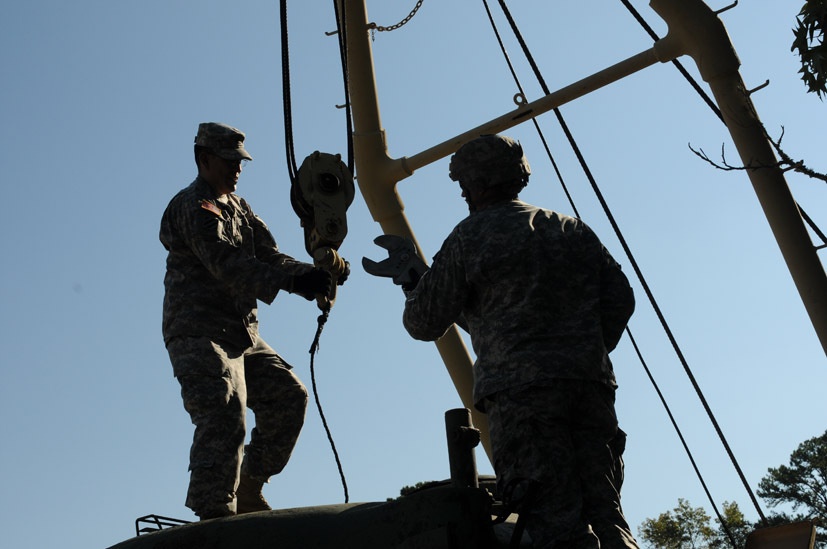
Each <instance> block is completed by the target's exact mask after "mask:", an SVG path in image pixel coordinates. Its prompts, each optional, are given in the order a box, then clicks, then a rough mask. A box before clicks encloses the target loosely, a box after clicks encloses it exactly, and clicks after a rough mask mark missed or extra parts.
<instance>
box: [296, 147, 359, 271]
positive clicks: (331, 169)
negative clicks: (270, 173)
mask: <svg viewBox="0 0 827 549" xmlns="http://www.w3.org/2000/svg"><path fill="white" fill-rule="evenodd" d="M355 192H356V191H355V188H354V185H353V175H351V173H350V170H349V169H348V167H347V166H346V165H345V163H344V162H342V157H341V155H338V154H335V155H334V154H328V153H323V152H319V151H315V152H314V153H313V154H311V155H310V156H308V157H307V158H305V159H304V162H302V165H301V166H300V167H299V170H298V172H297V173H296V179H295V180H294V181H293V185H292V187H291V188H290V202H291V203H292V205H293V210H294V211H295V212H296V214H297V215H298V216H299V219H300V220H301V226H302V227H303V228H304V245H305V248H306V249H307V253H308V254H310V255H311V256H313V255H314V252H315V251H316V250H317V249H319V248H323V247H329V248H333V249H334V250H336V249H338V248H339V246H340V245H341V244H342V241H343V240H344V239H345V236H346V235H347V214H346V213H347V209H348V207H349V206H350V204H351V203H352V202H353V197H354V195H355Z"/></svg>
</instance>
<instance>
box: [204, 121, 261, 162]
mask: <svg viewBox="0 0 827 549" xmlns="http://www.w3.org/2000/svg"><path fill="white" fill-rule="evenodd" d="M195 144H196V145H198V146H200V147H206V148H208V149H210V150H212V152H213V153H215V154H216V155H218V156H220V157H221V158H226V159H227V160H241V159H245V160H252V159H253V157H252V156H250V153H248V152H247V150H246V149H245V148H244V132H242V131H241V130H238V129H236V128H233V127H232V126H228V125H227V124H221V123H219V122H202V123H201V124H199V125H198V135H196V136H195Z"/></svg>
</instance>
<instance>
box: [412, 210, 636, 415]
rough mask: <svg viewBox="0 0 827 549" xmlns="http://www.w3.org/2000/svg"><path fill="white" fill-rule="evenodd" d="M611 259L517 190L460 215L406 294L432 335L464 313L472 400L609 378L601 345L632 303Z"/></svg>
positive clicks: (605, 346) (419, 323)
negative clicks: (558, 382)
mask: <svg viewBox="0 0 827 549" xmlns="http://www.w3.org/2000/svg"><path fill="white" fill-rule="evenodd" d="M634 303H635V302H634V294H633V292H632V289H631V287H630V286H629V282H628V280H627V279H626V276H625V275H624V274H623V273H622V272H621V270H620V265H618V263H617V262H616V261H615V260H614V259H613V258H612V256H611V255H610V254H609V252H608V251H607V250H606V248H605V247H604V246H603V245H602V244H601V243H600V240H598V238H597V236H596V235H595V234H594V233H593V232H592V231H591V229H589V227H588V226H586V224H585V223H583V222H582V221H580V220H578V219H575V218H573V217H569V216H566V215H562V214H559V213H556V212H553V211H550V210H545V209H541V208H537V207H535V206H532V205H530V204H526V203H524V202H521V201H519V200H512V201H508V202H506V203H503V204H497V205H494V206H491V207H489V208H486V209H483V210H481V211H478V212H474V213H472V214H471V215H470V216H468V217H467V218H465V219H464V220H463V221H461V222H460V223H459V224H458V225H457V226H456V227H455V228H454V230H453V231H452V232H451V234H450V235H449V236H448V238H447V239H446V240H445V242H444V243H443V245H442V248H441V249H440V250H439V252H438V253H437V254H436V256H434V260H433V264H432V266H431V269H430V271H429V272H428V273H426V274H425V275H424V276H423V277H422V279H421V280H420V282H419V284H418V285H417V287H416V289H415V290H414V291H413V292H411V293H410V294H409V296H408V299H407V301H406V304H405V312H404V316H403V321H404V325H405V328H406V329H407V330H408V332H409V333H410V335H411V336H412V337H414V338H416V339H421V340H426V341H431V340H435V339H438V338H439V337H441V336H442V335H443V334H444V333H445V331H446V330H447V329H448V328H449V327H450V325H451V323H453V322H456V321H457V320H458V319H461V318H462V317H464V321H465V323H466V324H467V327H468V331H469V333H470V334H471V342H472V345H473V348H474V352H475V353H476V355H477V361H476V363H475V365H474V401H475V402H476V403H477V406H478V407H479V406H480V405H481V404H480V403H481V401H482V400H483V399H484V398H485V397H486V396H489V395H491V394H493V393H495V392H497V391H499V390H502V389H508V388H515V387H519V386H525V385H548V384H550V383H551V381H552V380H553V379H555V378H568V379H589V380H597V381H600V382H603V383H606V384H608V385H610V386H612V387H616V382H615V376H614V372H613V370H612V364H611V361H610V360H609V351H611V350H612V349H614V347H615V345H617V342H618V340H619V339H620V337H621V335H622V334H623V330H624V329H625V327H626V323H627V321H628V320H629V317H630V316H631V314H632V311H633V310H634Z"/></svg>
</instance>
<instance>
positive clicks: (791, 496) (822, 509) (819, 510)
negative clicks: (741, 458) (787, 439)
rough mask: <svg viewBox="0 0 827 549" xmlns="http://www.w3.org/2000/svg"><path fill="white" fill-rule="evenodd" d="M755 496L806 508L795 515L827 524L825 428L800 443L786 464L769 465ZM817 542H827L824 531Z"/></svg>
mask: <svg viewBox="0 0 827 549" xmlns="http://www.w3.org/2000/svg"><path fill="white" fill-rule="evenodd" d="M758 495H759V496H761V497H762V498H764V500H766V502H767V503H768V504H769V505H770V506H771V507H775V506H777V505H779V504H782V503H789V504H791V505H792V508H793V510H797V509H802V510H803V511H805V512H804V513H803V514H801V515H797V516H796V517H795V518H798V519H803V518H814V519H818V520H819V522H820V523H821V524H822V525H825V524H827V431H825V432H824V434H822V435H821V436H817V437H814V438H811V439H809V440H805V441H804V442H802V443H801V444H800V445H799V446H798V448H796V449H795V451H794V452H793V453H792V454H791V455H790V463H789V465H781V466H780V467H772V468H770V469H769V470H768V472H767V476H765V477H764V478H763V479H761V482H760V483H759V484H758ZM819 542H820V543H823V542H827V536H825V534H824V532H823V531H822V532H820V533H819Z"/></svg>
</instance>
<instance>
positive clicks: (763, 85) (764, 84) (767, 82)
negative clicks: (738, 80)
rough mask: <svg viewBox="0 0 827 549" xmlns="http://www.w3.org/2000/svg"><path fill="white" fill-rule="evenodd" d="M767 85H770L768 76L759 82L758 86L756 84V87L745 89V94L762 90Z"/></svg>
mask: <svg viewBox="0 0 827 549" xmlns="http://www.w3.org/2000/svg"><path fill="white" fill-rule="evenodd" d="M769 85H770V80H769V78H768V79H767V81H766V82H764V83H763V84H761V85H760V86H758V87H756V88H752V89H751V90H747V95H752V94H753V93H754V92H757V91H758V90H763V89H764V88H766V87H767V86H769Z"/></svg>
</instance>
